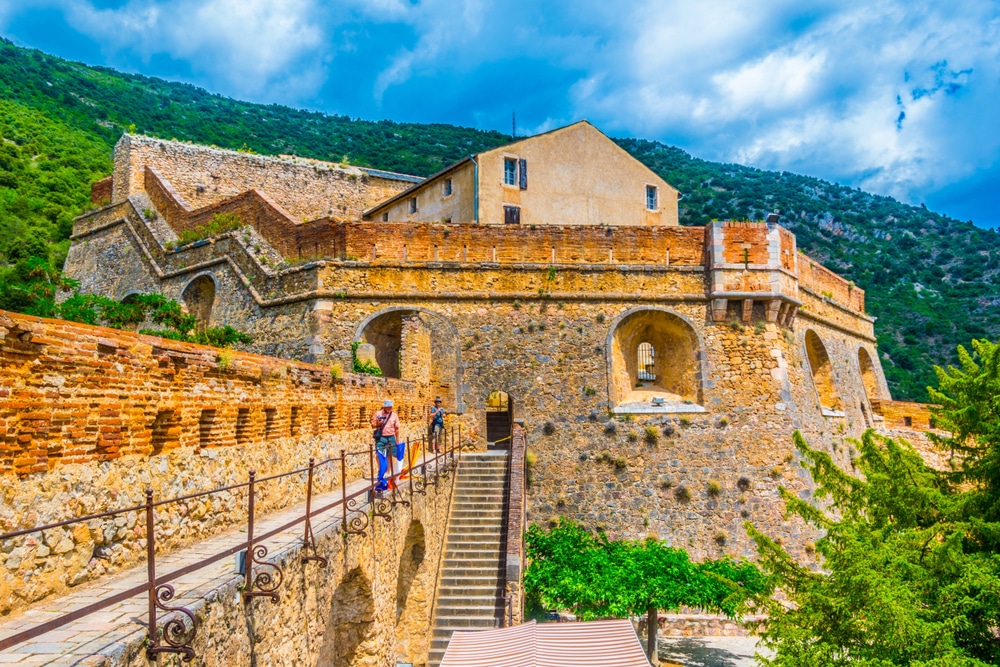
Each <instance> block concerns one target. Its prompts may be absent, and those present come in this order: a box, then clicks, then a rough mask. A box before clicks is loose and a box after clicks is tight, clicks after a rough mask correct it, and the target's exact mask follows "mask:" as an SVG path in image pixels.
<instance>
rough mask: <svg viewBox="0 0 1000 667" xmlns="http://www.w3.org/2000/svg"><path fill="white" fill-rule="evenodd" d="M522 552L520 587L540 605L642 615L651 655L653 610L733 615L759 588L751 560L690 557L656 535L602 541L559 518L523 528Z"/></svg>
mask: <svg viewBox="0 0 1000 667" xmlns="http://www.w3.org/2000/svg"><path fill="white" fill-rule="evenodd" d="M526 554H527V557H528V560H529V565H528V569H527V571H526V572H525V575H524V587H525V591H526V593H527V594H528V596H529V597H530V598H532V599H533V600H535V601H537V603H539V604H540V605H541V606H542V607H544V608H546V609H570V610H572V611H573V612H574V613H575V614H577V615H578V616H579V617H580V618H582V619H584V620H592V619H595V618H608V617H614V618H627V617H630V616H639V615H642V614H646V617H647V623H646V628H647V642H646V652H647V655H648V656H649V659H650V661H652V662H655V658H656V630H657V612H658V611H659V610H661V609H667V610H676V609H679V608H680V607H682V606H689V607H700V608H703V609H710V610H715V611H720V612H723V613H726V614H729V615H735V614H736V613H737V612H738V610H739V609H740V608H741V606H742V604H743V602H744V600H745V599H746V598H747V597H748V596H749V595H750V594H752V593H756V592H759V591H760V590H762V589H763V579H762V577H761V575H760V573H759V571H758V570H757V568H756V567H754V566H753V565H752V564H750V563H738V562H735V561H733V560H731V559H728V558H725V559H721V560H717V561H707V562H705V563H701V564H697V563H692V562H691V561H690V559H689V558H688V554H687V552H686V551H684V550H683V549H677V548H673V547H669V546H667V545H666V544H665V543H664V542H662V541H660V540H656V539H652V538H650V539H646V540H640V541H630V540H609V539H608V538H607V536H606V535H605V534H604V533H603V532H600V533H597V534H594V533H591V532H590V531H588V530H586V529H585V528H583V527H582V526H581V525H579V524H577V523H575V522H573V521H569V520H566V519H561V520H560V521H559V523H558V524H557V525H556V526H555V527H553V528H552V529H551V530H549V531H545V530H542V528H540V527H539V526H538V525H537V524H534V525H532V526H531V527H529V528H528V532H527V536H526Z"/></svg>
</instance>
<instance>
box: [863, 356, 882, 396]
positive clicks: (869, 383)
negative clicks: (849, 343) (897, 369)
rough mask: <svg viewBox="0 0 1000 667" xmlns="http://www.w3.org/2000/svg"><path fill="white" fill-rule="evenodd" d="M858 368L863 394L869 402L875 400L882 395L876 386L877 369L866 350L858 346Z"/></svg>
mask: <svg viewBox="0 0 1000 667" xmlns="http://www.w3.org/2000/svg"><path fill="white" fill-rule="evenodd" d="M858 368H860V369H861V382H862V383H863V384H864V385H865V396H867V397H868V402H869V403H875V402H877V401H878V400H879V399H880V398H881V397H882V396H881V392H880V391H879V388H878V384H879V383H878V371H876V370H875V363H874V362H873V361H872V357H871V355H870V354H868V350H866V349H865V348H863V347H861V348H858Z"/></svg>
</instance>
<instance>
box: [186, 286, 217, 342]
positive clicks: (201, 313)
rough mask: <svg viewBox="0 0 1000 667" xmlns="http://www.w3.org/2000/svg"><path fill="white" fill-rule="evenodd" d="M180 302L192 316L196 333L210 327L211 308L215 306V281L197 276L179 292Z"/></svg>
mask: <svg viewBox="0 0 1000 667" xmlns="http://www.w3.org/2000/svg"><path fill="white" fill-rule="evenodd" d="M181 300H182V301H183V302H184V307H185V308H187V312H188V313H189V314H190V315H194V317H195V320H196V321H197V324H196V325H195V328H196V329H197V330H198V331H204V330H205V329H207V328H208V327H209V326H211V321H212V307H213V306H214V305H215V281H214V280H212V277H211V276H206V275H202V276H198V277H197V278H195V279H194V280H192V281H191V282H189V283H188V285H187V287H185V288H184V291H183V292H181Z"/></svg>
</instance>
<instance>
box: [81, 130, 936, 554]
mask: <svg viewBox="0 0 1000 667" xmlns="http://www.w3.org/2000/svg"><path fill="white" fill-rule="evenodd" d="M529 141H530V140H529ZM609 141H610V140H609ZM515 146H516V145H515ZM199 151H203V152H205V153H206V155H210V157H211V160H213V161H214V162H213V165H215V166H214V167H213V168H212V171H211V173H212V174H215V176H216V177H217V178H215V179H214V180H213V182H214V183H216V184H217V185H215V186H213V187H217V188H218V193H217V194H216V191H215V190H212V193H211V194H210V193H202V194H201V195H192V194H191V192H192V188H194V192H195V193H197V188H198V187H199V186H198V183H202V182H207V181H205V178H204V177H203V176H202V175H201V172H199V171H198V169H200V168H201V167H197V168H196V166H197V165H201V164H205V163H207V161H208V159H209V158H208V157H205V156H201V155H200V154H199ZM533 155H534V154H533ZM516 157H517V156H516V155H515V156H514V158H516ZM514 158H511V159H514ZM248 159H250V158H248V157H246V156H244V155H243V154H237V153H229V152H226V151H219V150H217V149H204V148H200V147H196V146H190V145H181V144H175V143H172V142H165V141H159V140H152V139H148V138H138V137H126V138H123V140H122V143H120V144H119V146H118V149H117V151H116V157H115V173H114V176H113V178H112V184H111V188H110V190H111V192H112V197H111V201H110V202H109V203H107V204H106V205H105V206H104V207H102V208H100V209H99V210H97V211H95V212H93V213H90V214H87V215H85V216H83V217H81V218H80V219H78V220H77V222H76V225H75V228H74V233H73V237H72V245H71V248H70V251H69V256H68V259H67V262H66V271H67V273H68V275H70V276H71V277H73V278H75V279H78V280H80V282H81V288H80V289H81V291H84V292H94V293H99V294H105V295H107V296H110V297H113V298H115V299H124V298H127V297H128V296H129V294H132V293H135V292H150V291H155V292H161V293H163V294H165V295H166V296H169V297H171V298H175V299H178V300H179V301H180V302H182V303H184V304H186V305H187V307H188V309H189V310H190V311H191V312H198V313H204V315H201V317H203V319H204V321H205V322H206V323H211V324H213V325H214V324H230V325H233V326H236V327H238V328H240V329H243V330H245V331H247V332H248V333H250V334H251V335H252V336H253V337H254V343H253V344H252V345H251V346H250V350H251V351H253V352H256V353H261V354H266V355H271V356H277V357H284V358H288V359H296V360H303V361H308V362H312V363H319V364H327V363H331V362H334V361H337V362H340V363H342V364H350V359H351V348H352V344H354V343H358V344H366V345H371V346H372V349H373V354H374V356H375V359H376V361H377V363H378V365H379V367H380V368H381V370H382V372H383V373H384V374H385V375H386V376H387V377H389V378H393V379H400V380H403V381H411V382H415V383H417V384H418V385H422V386H425V387H426V392H427V394H428V395H438V394H439V395H441V396H442V397H443V398H444V402H445V407H446V408H447V409H448V410H449V411H452V412H455V413H459V414H462V415H465V417H466V418H467V419H469V420H470V421H474V422H476V423H477V424H478V426H479V429H480V433H481V434H482V435H483V436H484V439H485V440H487V441H490V442H497V441H499V442H501V443H502V442H503V441H504V439H505V437H506V435H507V434H509V430H510V424H511V422H512V420H514V419H523V420H524V423H525V429H526V431H527V433H528V437H529V448H530V449H531V451H532V452H533V453H534V454H535V456H536V462H535V464H534V465H533V466H532V467H531V470H530V474H529V476H530V486H529V496H528V500H527V511H528V516H529V520H531V521H548V520H549V519H552V518H554V517H556V516H559V515H564V516H569V517H573V518H576V519H579V520H582V521H585V522H587V523H589V524H591V525H599V526H602V527H604V528H606V529H608V530H609V531H610V532H611V533H613V534H615V535H618V536H626V537H641V536H645V535H647V534H656V535H658V536H660V537H662V538H665V539H667V540H668V541H670V542H671V543H672V544H675V545H677V546H683V547H686V548H688V549H690V550H691V551H692V553H693V554H694V555H695V556H696V557H697V556H708V555H713V556H714V555H717V554H719V553H730V554H733V555H739V556H752V555H753V546H752V543H751V541H750V540H749V539H748V538H747V536H746V534H745V532H744V530H743V528H742V524H743V522H744V521H746V520H750V521H753V522H755V523H756V524H758V525H759V526H760V527H761V528H762V529H764V530H765V531H766V532H768V533H770V534H771V535H774V536H776V537H780V538H782V539H783V540H784V541H785V542H786V544H790V545H792V546H793V549H798V550H799V553H800V554H802V555H803V556H805V555H806V554H807V551H808V545H809V542H810V540H812V539H814V536H812V535H810V534H808V533H807V531H806V529H805V528H804V527H803V526H801V525H799V524H796V523H795V522H788V521H785V520H784V519H783V517H782V507H781V503H780V501H779V498H778V493H777V489H778V486H779V485H784V486H785V487H786V488H789V489H791V490H793V491H794V492H795V493H798V494H799V495H800V496H801V497H804V498H808V497H810V495H811V493H812V488H811V482H810V480H809V478H808V475H807V474H806V472H805V471H804V470H802V469H801V468H800V467H799V466H798V465H797V463H796V460H795V454H794V448H793V446H792V442H791V433H792V431H793V430H795V429H799V430H801V431H802V432H803V434H804V435H805V437H806V438H807V439H808V440H809V441H810V443H811V444H813V445H814V446H819V447H821V448H823V449H825V450H826V451H829V452H830V453H831V454H832V455H833V456H834V459H835V460H836V461H837V462H838V463H839V464H840V465H842V466H844V467H846V468H847V469H850V468H851V465H852V463H851V461H852V457H853V449H852V446H851V444H850V443H849V442H848V439H849V438H851V437H857V436H859V435H860V434H861V433H862V432H863V431H864V430H865V429H866V428H876V429H881V430H887V429H890V428H891V429H895V430H893V432H894V433H907V434H910V435H911V436H912V437H913V438H915V439H918V440H919V432H918V431H917V429H919V428H922V427H925V426H927V414H926V409H925V408H923V406H919V405H915V404H897V403H894V402H893V401H892V398H891V396H890V394H889V390H888V387H887V385H886V381H885V377H884V374H883V372H882V368H881V365H880V362H879V355H878V351H877V348H876V343H875V337H874V319H873V318H872V317H869V316H868V315H867V314H866V313H865V307H864V291H863V290H861V289H860V288H858V287H857V286H855V285H853V284H852V283H850V282H848V281H846V280H844V279H843V278H841V277H840V276H838V275H836V274H835V273H833V272H831V271H829V270H828V269H826V268H825V267H823V266H822V265H821V264H819V263H818V262H816V261H814V260H813V259H811V258H809V257H808V256H806V255H805V254H803V253H802V252H801V251H799V250H798V248H797V247H796V242H795V237H794V235H793V234H792V233H791V232H789V231H788V230H787V229H784V228H783V227H781V226H780V225H779V224H777V222H775V221H769V222H715V223H712V224H710V225H708V226H705V227H685V226H677V225H676V224H675V223H671V224H646V225H623V226H613V225H605V224H574V225H568V224H544V223H543V222H542V221H539V223H538V224H537V225H535V224H486V223H483V222H478V223H477V222H476V221H453V222H445V221H441V220H418V219H408V220H405V221H382V220H362V219H361V216H360V215H355V216H354V217H350V216H348V215H347V214H348V213H351V212H356V211H357V209H356V208H354V206H355V205H354V204H349V205H347V208H346V209H343V211H344V215H343V216H340V215H339V214H337V213H336V211H337V208H336V206H331V204H332V203H333V202H335V201H340V200H339V199H338V197H341V195H342V193H341V192H340V190H338V189H336V188H332V186H331V185H330V183H336V184H337V188H340V187H345V188H346V187H355V188H357V190H356V191H354V194H351V195H348V194H343V198H344V201H347V200H350V201H358V202H361V201H362V200H365V202H366V203H364V204H358V205H363V206H368V207H369V209H370V208H371V204H370V203H367V202H368V199H378V198H379V197H385V198H386V199H388V198H390V196H394V197H397V201H404V199H405V198H404V199H398V197H399V193H400V192H403V187H404V186H406V187H415V186H412V184H411V183H410V182H407V181H391V183H390V182H389V181H388V180H387V181H386V183H381V182H379V181H378V180H377V179H376V177H375V176H372V175H371V174H369V176H368V179H367V181H365V180H364V179H362V178H361V177H360V176H359V177H358V179H357V181H351V180H350V178H341V177H339V176H338V177H336V178H335V180H330V179H333V178H334V177H332V176H330V174H332V173H333V172H335V171H336V167H334V166H323V165H311V166H310V167H309V168H308V169H305V168H302V169H298V170H292V171H293V172H294V173H291V172H289V173H286V171H285V169H284V167H282V168H280V169H279V168H276V167H274V168H272V167H269V166H267V165H270V164H271V163H270V162H266V160H265V159H263V158H259V157H254V159H256V160H260V161H261V162H260V164H261V165H263V166H261V167H259V169H258V168H257V167H254V168H253V169H250V168H246V169H244V168H243V167H242V166H240V165H243V164H244V162H245V161H246V160H248ZM551 159H552V160H553V161H558V160H559V159H560V157H559V156H558V155H553V156H552V157H551ZM532 160H533V161H532V163H531V166H530V169H531V170H532V171H531V173H532V174H533V176H532V178H535V176H534V175H535V174H538V173H539V171H541V170H544V169H545V168H546V165H545V164H544V160H540V159H538V158H535V157H533V158H532ZM310 164H311V163H310ZM519 164H522V165H523V164H524V163H523V162H522V163H519ZM520 168H522V169H527V167H525V166H521V167H520ZM310 170H311V171H310ZM262 172H267V175H266V178H265V177H264V176H262V175H261V173H262ZM504 178H506V176H504ZM310 179H314V180H315V182H314V181H313V180H310ZM417 180H419V179H417ZM439 180H440V179H439ZM436 182H437V181H435V183H436ZM515 182H516V181H515ZM526 182H527V181H525V183H526ZM534 182H535V181H531V183H534ZM650 182H652V181H650ZM396 183H399V184H401V185H395V184H396ZM376 186H377V187H376ZM366 187H367V188H368V189H367V190H365V188H366ZM434 187H438V186H437V185H435V186H434ZM440 187H441V188H444V187H445V186H444V185H441V186H440ZM525 187H526V188H530V187H531V185H530V184H528V185H525ZM649 187H654V186H649ZM655 187H659V186H655ZM97 188H98V189H97V190H95V192H98V193H99V194H100V193H106V192H107V191H108V184H107V183H106V182H104V183H102V184H99V185H98V186H97ZM392 188H397V189H396V190H395V192H394V193H389V192H388V190H390V189H392ZM272 189H273V191H272ZM508 189H509V190H511V194H510V196H511V197H514V196H519V197H523V196H524V195H523V190H522V194H517V192H515V191H516V190H517V189H518V188H517V187H511V188H508ZM424 191H426V188H424V190H421V192H424ZM447 192H449V193H451V192H452V191H451V190H448V191H447ZM504 192H506V190H505V191H504ZM637 192H639V195H638V196H639V197H640V198H641V197H642V194H641V192H642V190H641V188H639V189H637ZM646 195H647V200H646V201H645V202H639V203H638V204H637V205H638V206H639V207H640V208H642V206H654V205H659V202H658V200H656V198H655V196H654V195H656V192H654V191H651V190H649V189H648V187H647V190H646ZM195 196H202V197H203V198H202V199H198V200H195V198H194V197H195ZM446 196H459V193H458V192H457V191H455V194H454V195H452V194H448V195H446ZM504 196H507V195H506V194H505V195H504ZM352 197H353V199H351V198H352ZM622 197H623V201H622V202H621V206H633V205H636V204H635V202H633V201H632V198H634V193H631V192H629V193H623V194H622ZM650 197H651V199H650ZM193 201H197V204H195V203H192V202H193ZM505 205H506V204H505ZM674 205H675V206H676V202H674ZM331 208H332V210H333V211H334V214H333V215H331V214H330V213H329V211H330V210H331ZM461 209H462V207H461V206H457V205H456V207H455V209H454V210H461ZM418 211H419V209H418ZM219 213H234V214H236V215H238V216H239V219H240V220H241V222H242V226H241V227H240V228H239V229H236V230H234V231H228V232H226V233H223V234H220V235H217V236H214V237H211V238H205V239H203V240H198V241H195V242H191V243H187V244H185V245H179V244H178V238H179V234H181V233H182V232H183V231H184V230H197V229H198V228H199V226H202V225H204V223H205V222H206V221H208V220H211V219H212V218H213V216H215V215H217V214H219ZM408 217H409V218H414V216H413V215H411V216H408ZM416 217H419V216H418V215H416ZM647 219H648V220H652V221H654V222H655V220H659V219H660V218H658V217H652V216H650V217H648V218H647ZM663 219H665V220H676V216H675V215H673V214H671V215H664V216H663ZM899 429H902V430H899Z"/></svg>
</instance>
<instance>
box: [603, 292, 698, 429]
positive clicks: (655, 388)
mask: <svg viewBox="0 0 1000 667" xmlns="http://www.w3.org/2000/svg"><path fill="white" fill-rule="evenodd" d="M608 339H609V340H608V351H609V363H610V369H609V371H610V391H611V402H612V403H613V404H614V405H615V408H614V411H615V412H617V413H643V412H704V411H705V409H704V408H703V407H702V405H701V404H702V402H703V400H704V398H703V395H702V374H701V361H700V359H699V347H700V346H699V342H698V335H697V334H696V333H695V331H694V328H693V327H692V326H691V325H690V324H689V323H688V322H687V321H686V320H684V319H683V318H681V317H680V316H678V315H675V314H673V313H670V312H667V311H665V310H657V309H653V308H643V309H639V310H636V311H634V312H631V313H629V314H627V315H625V316H624V317H623V318H621V320H620V321H619V322H618V323H617V325H615V326H614V328H613V329H612V331H611V333H610V334H609V336H608Z"/></svg>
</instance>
